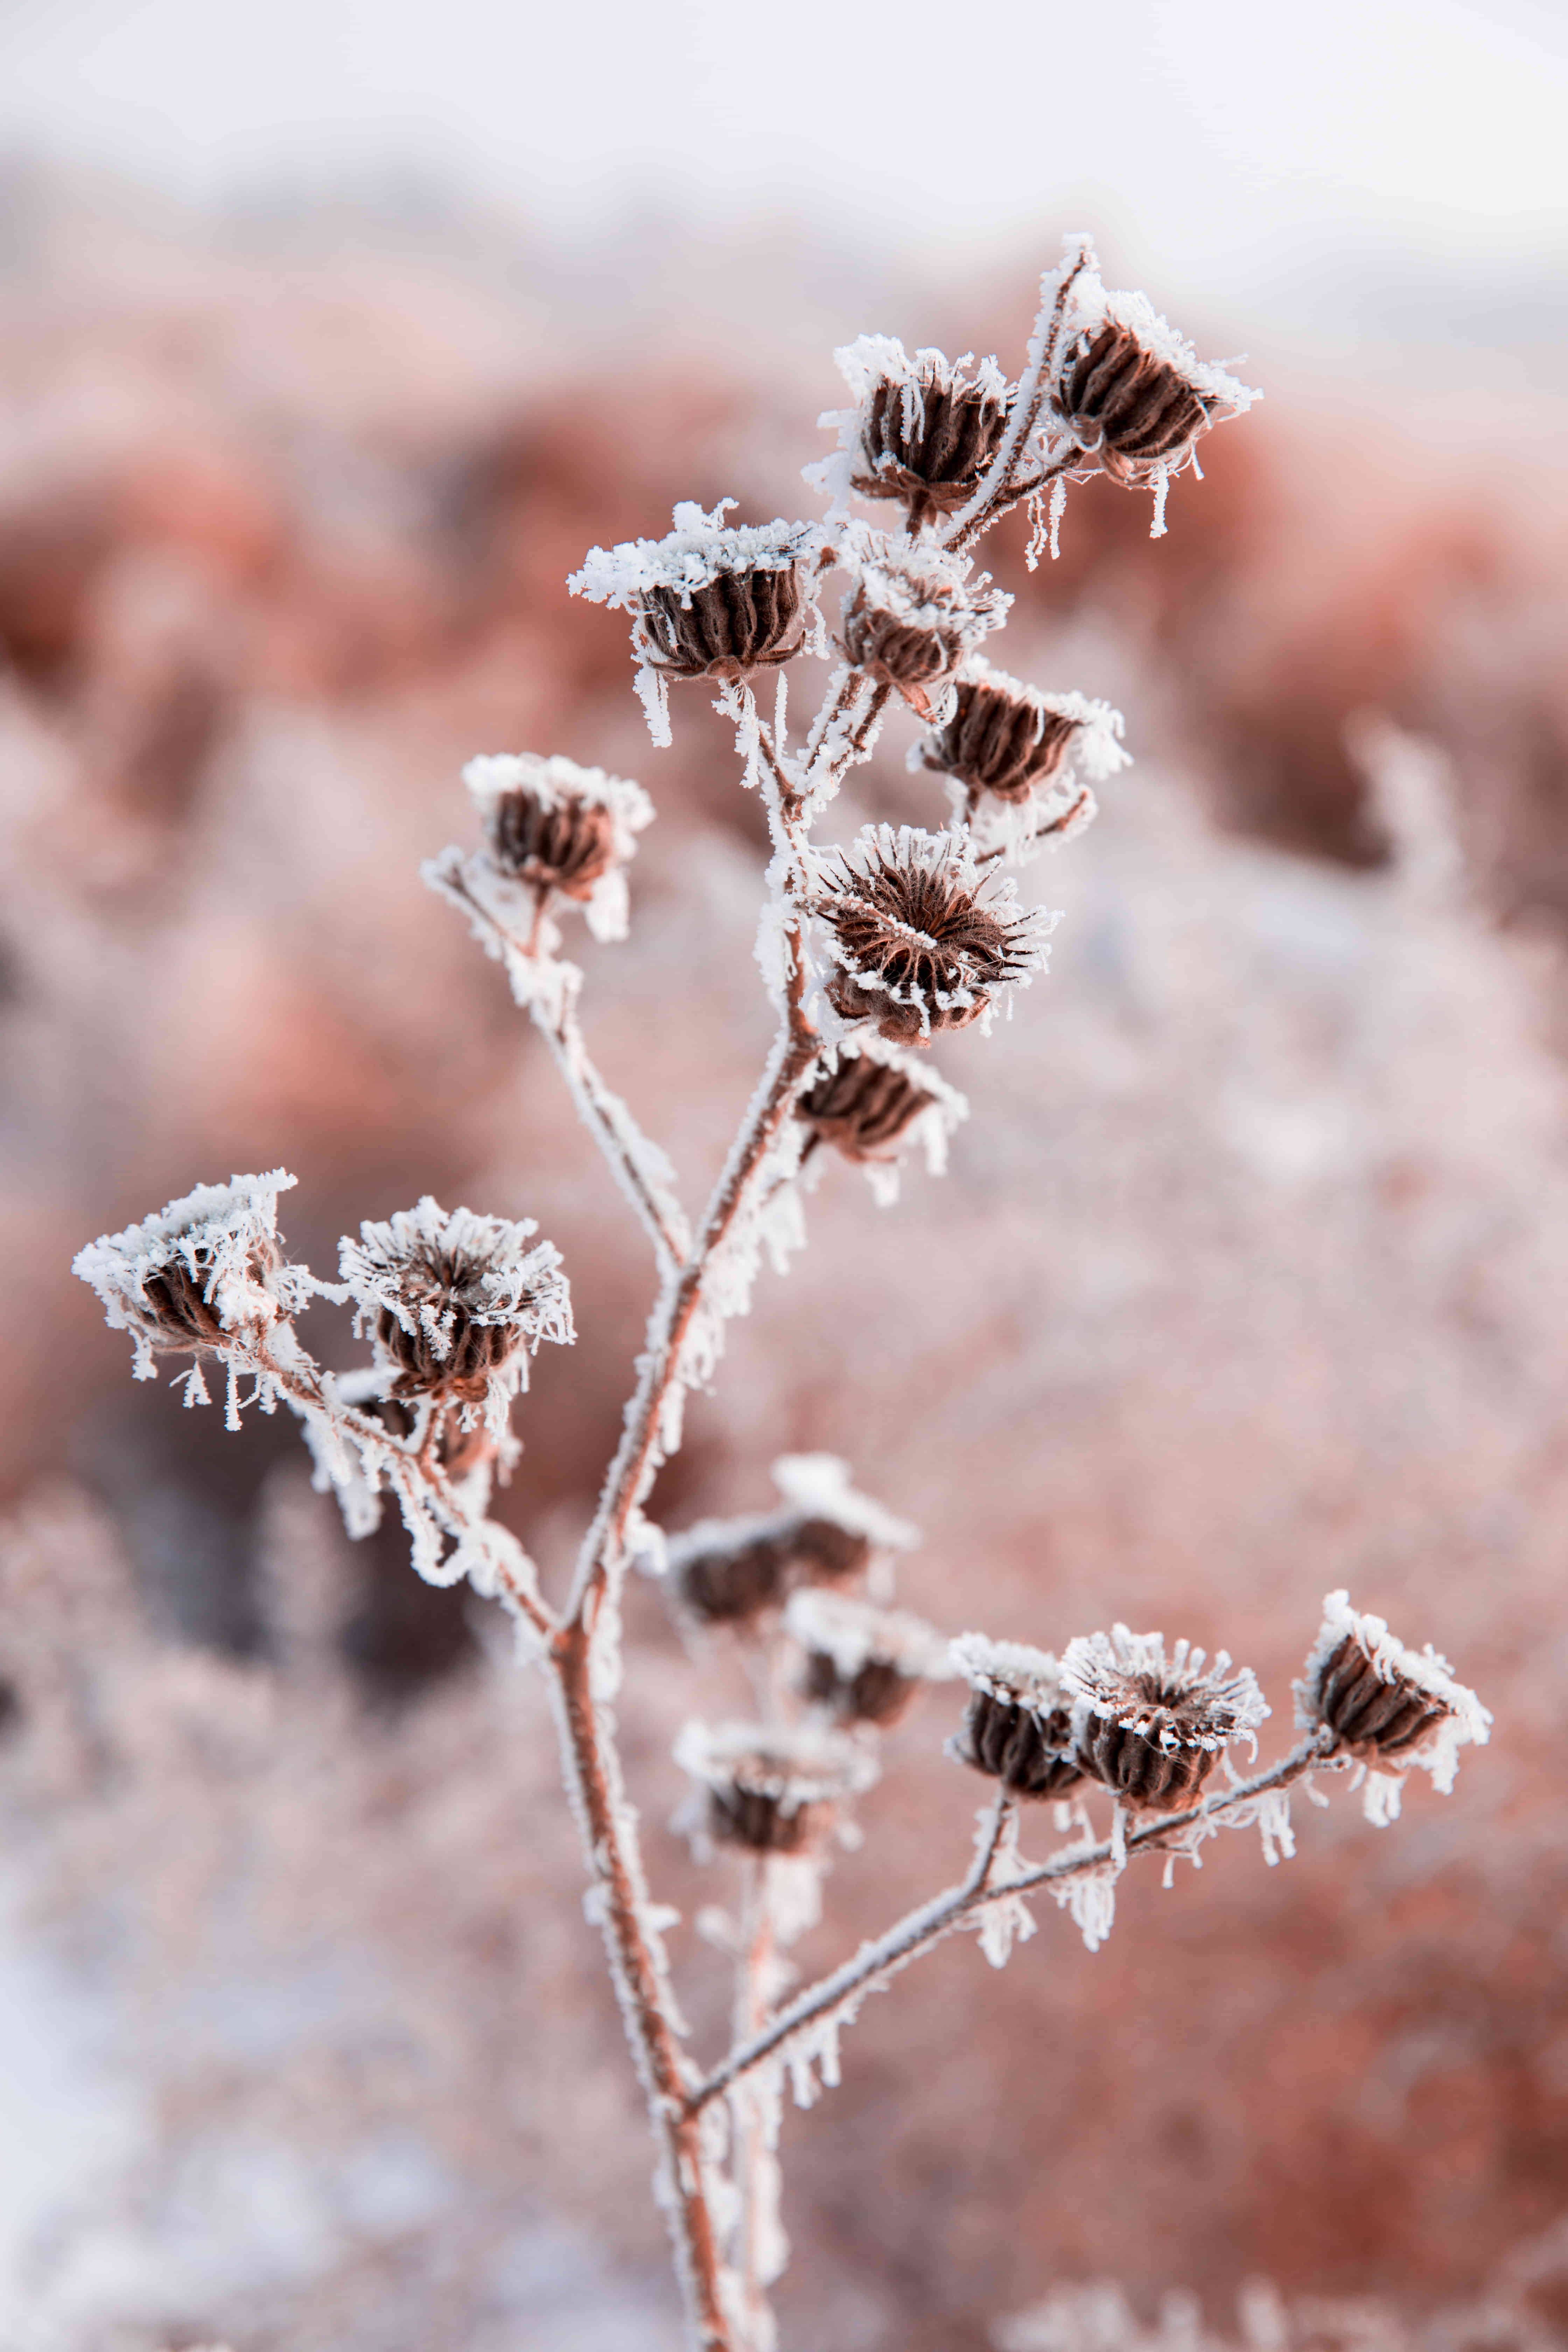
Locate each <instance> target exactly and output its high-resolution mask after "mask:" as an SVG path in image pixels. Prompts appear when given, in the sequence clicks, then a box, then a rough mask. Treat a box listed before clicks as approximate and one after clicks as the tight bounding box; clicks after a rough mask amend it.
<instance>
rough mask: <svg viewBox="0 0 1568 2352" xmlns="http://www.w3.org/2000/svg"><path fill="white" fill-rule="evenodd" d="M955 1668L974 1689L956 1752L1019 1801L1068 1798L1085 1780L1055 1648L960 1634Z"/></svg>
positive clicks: (951, 1749)
mask: <svg viewBox="0 0 1568 2352" xmlns="http://www.w3.org/2000/svg"><path fill="white" fill-rule="evenodd" d="M950 1654H951V1656H952V1664H953V1669H954V1671H955V1672H956V1673H958V1674H960V1675H963V1678H964V1680H965V1681H966V1682H967V1683H968V1685H969V1705H968V1707H967V1709H966V1711H965V1713H964V1717H963V1729H962V1730H961V1731H960V1732H959V1733H958V1734H957V1736H956V1737H955V1738H953V1739H952V1741H951V1742H950V1744H949V1748H948V1753H949V1755H951V1756H952V1757H955V1758H956V1759H957V1760H958V1761H959V1762H960V1763H961V1764H967V1765H969V1766H970V1767H971V1769H973V1770H974V1771H976V1772H984V1773H985V1774H987V1775H988V1777H989V1778H990V1779H991V1780H1000V1781H1001V1783H1002V1785H1003V1787H1004V1788H1005V1789H1007V1790H1011V1792H1012V1794H1013V1795H1014V1796H1016V1797H1065V1796H1066V1795H1067V1794H1068V1791H1069V1790H1073V1789H1076V1788H1077V1787H1078V1785H1079V1782H1080V1781H1081V1780H1082V1779H1083V1777H1084V1768H1083V1765H1082V1763H1081V1762H1080V1761H1079V1757H1078V1755H1077V1753H1076V1752H1075V1745H1074V1739H1073V1726H1072V1712H1071V1702H1070V1700H1069V1698H1068V1695H1067V1693H1066V1691H1065V1690H1064V1688H1063V1685H1062V1678H1061V1669H1060V1666H1059V1665H1058V1662H1057V1659H1056V1658H1055V1656H1054V1655H1053V1654H1052V1653H1051V1652H1050V1651H1049V1650H1036V1649H1032V1648H1031V1647H1030V1646H1029V1644H1028V1643H1026V1642H993V1641H990V1640H989V1639H988V1638H987V1637H986V1635H985V1634H984V1633H961V1634H960V1635H959V1637H958V1639H957V1640H956V1641H955V1642H954V1643H952V1645H951V1650H950Z"/></svg>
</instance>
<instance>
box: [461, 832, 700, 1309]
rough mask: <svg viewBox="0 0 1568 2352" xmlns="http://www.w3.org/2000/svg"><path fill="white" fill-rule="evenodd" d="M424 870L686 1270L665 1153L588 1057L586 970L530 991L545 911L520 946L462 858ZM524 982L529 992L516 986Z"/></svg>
mask: <svg viewBox="0 0 1568 2352" xmlns="http://www.w3.org/2000/svg"><path fill="white" fill-rule="evenodd" d="M426 878H427V879H428V881H429V882H430V884H431V887H433V888H435V889H436V890H437V891H439V893H440V894H441V896H442V897H443V898H448V899H450V900H451V902H452V903H453V905H454V906H457V907H458V908H461V909H462V911H463V913H464V914H466V915H467V916H468V919H469V921H470V923H471V924H472V925H473V928H474V929H475V931H476V932H477V933H478V934H479V938H480V940H481V942H482V943H483V944H484V945H485V947H486V948H487V949H488V950H489V952H490V953H491V954H493V955H496V956H498V957H499V958H500V961H501V962H502V963H504V964H505V966H506V968H507V971H508V973H509V976H510V977H511V978H512V980H513V983H514V986H513V992H514V994H516V995H517V996H518V998H519V1000H520V1001H521V1002H523V1003H525V1004H526V1007H527V1011H528V1015H529V1018H530V1019H531V1022H532V1023H533V1025H534V1027H535V1028H536V1029H537V1030H538V1031H539V1034H540V1035H541V1036H542V1038H543V1039H544V1041H545V1043H546V1045H548V1046H549V1048H550V1050H551V1053H552V1055H553V1056H554V1059H555V1063H556V1066H557V1067H558V1068H559V1069H560V1071H561V1075H562V1076H563V1078H564V1079H565V1081H566V1086H567V1089H568V1091H569V1092H570V1094H571V1097H572V1100H573V1104H574V1108H576V1111H577V1114H578V1117H579V1118H581V1120H582V1122H583V1124H584V1127H585V1128H586V1129H587V1130H588V1132H589V1134H590V1135H591V1136H592V1137H593V1139H594V1140H595V1143H596V1144H597V1145H598V1147H599V1150H601V1152H602V1153H603V1154H604V1156H605V1161H606V1163H607V1164H608V1167H609V1170H610V1172H611V1174H612V1175H613V1176H614V1177H615V1179H616V1182H617V1183H618V1184H619V1186H620V1187H621V1190H622V1191H623V1192H625V1194H626V1198H627V1199H628V1200H629V1201H630V1202H631V1204H632V1207H633V1208H634V1209H635V1210H636V1212H637V1216H638V1217H639V1218H640V1220H641V1222H642V1223H643V1225H644V1227H645V1229H646V1231H647V1235H648V1238H649V1240H650V1241H651V1242H652V1243H653V1245H654V1251H655V1254H656V1255H657V1256H658V1261H659V1264H660V1265H661V1267H663V1269H664V1270H665V1272H666V1273H673V1272H674V1271H675V1270H676V1269H677V1268H678V1267H679V1266H680V1265H683V1264H684V1263H685V1259H686V1255H687V1252H688V1251H689V1248H690V1245H691V1230H690V1226H689V1223H688V1222H687V1218H686V1213H685V1211H684V1210H683V1209H682V1208H681V1206H680V1203H679V1201H677V1199H676V1198H675V1195H674V1194H673V1192H671V1191H670V1190H669V1188H668V1185H666V1184H664V1183H663V1182H661V1181H659V1179H658V1176H657V1175H656V1174H655V1173H654V1169H655V1166H656V1164H657V1161H658V1160H662V1158H663V1154H662V1153H661V1152H659V1151H658V1147H657V1146H656V1145H654V1144H652V1143H651V1142H650V1141H649V1140H648V1139H647V1136H645V1135H644V1133H643V1131H642V1129H641V1128H640V1127H639V1126H638V1125H637V1120H636V1119H635V1118H633V1116H632V1114H631V1112H630V1111H629V1110H628V1109H627V1108H626V1104H625V1103H624V1102H623V1101H622V1100H621V1097H619V1096H618V1095H617V1094H616V1093H615V1092H614V1091H613V1089H612V1088H611V1087H607V1086H606V1085H605V1080H604V1078H603V1076H601V1074H600V1072H599V1070H598V1068H597V1067H596V1066H595V1063H594V1061H593V1058H592V1056H591V1055H590V1054H589V1052H588V1048H587V1045H586V1042H585V1041H584V1036H583V1031H582V1025H581V1024H580V1023H579V1021H578V1019H577V998H578V995H579V993H580V992H581V990H582V985H583V975H582V973H581V971H578V969H577V967H576V965H575V964H570V963H560V962H555V963H552V965H551V966H550V970H551V971H552V975H553V977H554V978H555V980H556V981H557V982H558V985H557V987H555V988H554V989H553V990H547V989H544V988H542V987H539V986H537V985H528V984H526V983H527V982H529V981H530V978H531V976H532V977H534V978H537V977H538V976H539V975H540V974H542V971H543V969H544V967H543V965H542V962H541V960H540V958H539V956H538V952H537V948H536V945H535V941H536V940H537V934H538V929H539V912H540V910H536V914H535V922H534V929H533V933H532V934H531V937H530V939H529V940H528V941H526V942H524V941H521V940H518V939H516V938H514V937H513V935H512V933H511V932H510V930H509V929H507V927H506V925H505V924H504V923H503V922H502V921H501V919H500V917H499V916H498V915H497V914H496V913H495V912H494V911H493V909H492V908H489V907H488V906H486V904H485V903H484V901H483V899H482V898H480V897H479V894H478V893H477V892H476V890H475V888H474V887H473V883H472V881H471V880H470V878H469V874H468V861H467V860H466V859H465V858H463V857H462V856H460V854H458V852H456V851H448V852H447V853H446V855H445V856H444V857H441V858H437V859H433V860H432V861H431V863H430V865H429V866H428V867H427V868H426ZM520 979H521V981H522V982H524V983H525V984H524V985H522V986H519V985H518V984H517V983H518V982H519V980H520Z"/></svg>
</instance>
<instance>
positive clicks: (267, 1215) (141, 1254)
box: [72, 1168, 313, 1397]
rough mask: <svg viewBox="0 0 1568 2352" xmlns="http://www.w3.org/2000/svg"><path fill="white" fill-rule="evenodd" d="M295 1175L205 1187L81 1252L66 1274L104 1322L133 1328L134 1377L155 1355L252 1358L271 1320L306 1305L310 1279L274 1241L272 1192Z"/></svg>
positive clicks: (146, 1374) (277, 1173) (146, 1375)
mask: <svg viewBox="0 0 1568 2352" xmlns="http://www.w3.org/2000/svg"><path fill="white" fill-rule="evenodd" d="M294 1181H295V1180H294V1178H293V1177H292V1176H289V1175H286V1174H285V1173H284V1171H283V1170H282V1169H280V1168H279V1169H275V1170H273V1171H272V1172H271V1173H270V1174H269V1175H266V1176H235V1177H231V1178H230V1180H229V1181H228V1182H227V1183H226V1184H201V1185H198V1186H197V1188H196V1190H195V1192H188V1193H186V1194H185V1195H184V1198H183V1199H181V1200H178V1201H171V1202H169V1203H168V1204H167V1206H166V1207H164V1208H163V1209H161V1210H160V1211H159V1212H158V1213H157V1215H156V1216H152V1217H147V1218H145V1219H143V1221H142V1223H140V1224H136V1225H128V1226H127V1227H126V1228H125V1230H124V1232H123V1233H119V1234H103V1235H102V1236H101V1238H100V1239H99V1240H98V1241H95V1242H89V1244H88V1245H87V1247H86V1248H85V1249H82V1250H79V1251H78V1253H77V1255H76V1257H75V1259H74V1260H73V1262H72V1271H73V1273H75V1274H76V1275H77V1276H79V1278H80V1279H81V1280H82V1281H83V1282H87V1283H90V1284H91V1286H92V1287H93V1289H94V1290H96V1291H97V1293H98V1295H99V1297H100V1299H101V1300H102V1301H103V1306H104V1314H105V1319H106V1321H107V1322H108V1324H109V1326H110V1329H111V1330H115V1331H128V1332H130V1334H131V1336H132V1339H133V1341H134V1342H135V1348H136V1363H135V1376H136V1378H137V1379H138V1380H149V1379H151V1378H152V1377H153V1358H154V1356H158V1355H179V1354H191V1355H195V1356H198V1357H201V1356H226V1357H228V1358H230V1359H232V1360H249V1356H250V1353H251V1350H252V1349H253V1346H254V1344H255V1342H256V1341H257V1340H258V1339H260V1337H261V1336H262V1335H263V1334H264V1333H265V1332H266V1331H267V1330H268V1328H270V1327H271V1326H273V1325H275V1324H278V1323H279V1322H282V1321H285V1320H286V1319H287V1318H288V1317H289V1315H290V1314H292V1313H293V1312H295V1311H297V1310H298V1309H299V1308H300V1307H303V1306H304V1305H305V1304H306V1303H307V1301H308V1300H309V1298H310V1295H311V1291H312V1288H313V1285H312V1283H311V1280H310V1276H309V1275H308V1274H307V1273H306V1272H305V1271H304V1269H303V1268H302V1267H299V1266H289V1265H285V1263H284V1259H283V1253H282V1250H281V1248H280V1247H279V1240H278V1230H277V1227H278V1195H279V1192H285V1191H287V1190H288V1189H289V1187H290V1186H291V1185H292V1184H293V1182H294ZM200 1392H201V1391H200V1390H199V1385H198V1387H197V1388H196V1389H193V1391H192V1392H191V1393H192V1395H193V1397H194V1396H195V1395H196V1394H198V1393H200Z"/></svg>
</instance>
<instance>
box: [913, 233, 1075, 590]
mask: <svg viewBox="0 0 1568 2352" xmlns="http://www.w3.org/2000/svg"><path fill="white" fill-rule="evenodd" d="M1092 250H1093V248H1092V247H1090V246H1089V243H1088V242H1087V241H1085V242H1084V243H1083V244H1081V245H1080V246H1079V249H1078V253H1077V256H1076V257H1075V258H1074V259H1073V261H1072V262H1071V263H1070V264H1069V265H1068V267H1067V268H1064V269H1063V271H1062V273H1061V282H1060V284H1059V285H1058V287H1057V289H1056V293H1055V296H1054V298H1053V300H1052V304H1051V311H1050V316H1049V318H1048V319H1047V318H1046V317H1045V316H1044V315H1041V316H1040V317H1039V318H1037V320H1036V322H1035V332H1034V335H1033V337H1031V342H1032V343H1033V345H1034V347H1035V349H1034V356H1033V358H1032V359H1031V360H1030V362H1029V363H1028V365H1027V366H1026V369H1025V370H1024V373H1023V374H1022V376H1021V377H1020V378H1019V380H1018V389H1017V391H1016V394H1015V395H1014V399H1013V408H1012V414H1011V415H1010V416H1009V418H1008V420H1007V430H1006V433H1005V436H1004V437H1003V442H1002V446H1001V447H1000V448H999V449H998V450H997V452H996V455H995V457H994V458H993V459H992V461H991V464H990V466H989V467H988V468H987V470H986V474H985V478H984V481H982V483H981V484H980V487H979V488H978V489H977V490H976V491H975V493H974V496H973V498H972V499H970V501H969V503H968V505H967V506H966V507H963V508H962V509H960V510H959V512H958V513H957V514H955V515H954V516H953V518H952V521H951V522H950V523H949V524H948V525H947V527H946V529H945V530H943V532H942V541H943V544H944V545H945V546H948V547H951V548H954V549H960V550H962V549H963V548H967V547H972V546H973V543H974V541H976V540H977V539H978V538H979V537H980V535H981V533H982V531H985V530H990V528H991V526H992V524H993V523H994V522H998V521H1000V520H1001V518H1002V517H1003V515H1005V513H1007V512H1008V510H1009V509H1011V508H1013V507H1016V505H1017V503H1018V501H1019V499H1025V498H1027V497H1029V496H1030V495H1031V493H1032V492H1034V491H1037V490H1040V489H1043V488H1045V486H1046V484H1047V482H1051V481H1054V480H1055V479H1056V478H1057V477H1058V475H1061V474H1065V473H1068V472H1069V471H1070V470H1071V468H1072V467H1074V466H1075V465H1081V464H1082V462H1083V452H1082V451H1081V450H1080V449H1079V448H1077V447H1076V446H1075V447H1074V448H1072V449H1070V450H1069V451H1068V453H1067V454H1066V456H1065V457H1061V458H1059V459H1054V460H1053V461H1052V462H1051V463H1050V464H1049V465H1047V466H1046V467H1044V468H1043V469H1042V470H1041V472H1040V473H1039V474H1038V475H1037V477H1036V478H1035V479H1034V480H1033V481H1031V482H1028V483H1026V484H1020V483H1019V482H1018V481H1017V480H1016V474H1015V468H1016V466H1017V463H1018V460H1019V458H1020V457H1022V455H1023V453H1024V451H1025V450H1026V448H1027V446H1028V443H1029V436H1030V435H1031V434H1032V433H1033V432H1034V430H1035V427H1036V425H1037V423H1038V421H1039V415H1040V410H1041V409H1042V408H1043V407H1044V405H1045V402H1046V395H1047V392H1048V391H1049V389H1050V382H1051V376H1052V373H1053V372H1054V369H1055V365H1056V355H1057V345H1058V341H1060V338H1061V331H1062V325H1063V321H1064V320H1065V319H1066V317H1067V306H1068V295H1069V294H1070V293H1071V292H1072V289H1073V287H1074V286H1075V285H1076V284H1077V282H1078V280H1079V278H1080V277H1081V276H1082V274H1083V272H1084V271H1085V270H1086V269H1087V268H1089V256H1090V254H1091V252H1092ZM1044 283H1045V281H1044V280H1042V288H1043V286H1044Z"/></svg>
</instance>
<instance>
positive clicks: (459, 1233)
mask: <svg viewBox="0 0 1568 2352" xmlns="http://www.w3.org/2000/svg"><path fill="white" fill-rule="evenodd" d="M538 1230H539V1228H538V1226H537V1225H536V1224H535V1223H534V1222H533V1220H532V1218H531V1217H530V1218H525V1219H524V1220H523V1221H522V1222H521V1223H511V1222H510V1221H509V1220H508V1219H507V1218H505V1217H484V1216H479V1215H478V1214H477V1213H475V1211H473V1210H472V1209H454V1210H453V1211H452V1213H451V1214H450V1215H449V1216H448V1215H447V1212H446V1211H445V1210H444V1209H443V1208H442V1207H441V1206H440V1205H439V1203H438V1202H436V1201H433V1200H432V1199H431V1198H430V1196H429V1194H428V1193H426V1196H425V1198H424V1199H423V1200H422V1201H421V1202H419V1204H418V1206H417V1207H416V1208H413V1209H400V1210H399V1211H398V1212H397V1213H396V1215H395V1216H393V1217H390V1218H388V1219H387V1221H386V1222H385V1223H384V1224H375V1223H371V1222H370V1220H369V1219H367V1220H366V1221H365V1223H363V1224H362V1225H361V1227H360V1238H359V1240H358V1241H353V1240H351V1239H348V1238H346V1237H345V1239H344V1240H343V1242H342V1245H341V1253H340V1255H341V1266H340V1270H341V1272H342V1278H343V1281H344V1283H345V1284H346V1286H347V1287H348V1289H349V1292H350V1294H351V1296H352V1297H353V1299H354V1300H355V1302H356V1304H357V1307H358V1310H359V1314H358V1326H359V1328H360V1329H361V1330H362V1331H363V1330H368V1331H369V1332H370V1333H371V1334H372V1335H373V1336H374V1340H375V1344H376V1351H377V1354H378V1356H379V1357H380V1358H381V1360H383V1361H384V1363H385V1364H386V1365H387V1366H388V1367H389V1369H391V1370H392V1371H393V1372H394V1375H395V1377H394V1379H393V1381H392V1393H393V1395H395V1396H399V1397H432V1398H437V1399H440V1400H444V1401H445V1402H447V1404H449V1405H453V1406H456V1407H457V1408H458V1409H459V1417H460V1421H461V1423H462V1425H463V1426H464V1427H471V1426H472V1424H473V1423H474V1421H475V1420H476V1419H477V1418H478V1410H479V1406H480V1405H481V1404H482V1405H483V1406H484V1408H485V1420H486V1422H487V1423H488V1424H489V1427H490V1428H491V1429H492V1430H494V1431H496V1432H497V1433H499V1432H500V1430H502V1429H503V1428H504V1426H505V1422H506V1411H507V1405H508V1402H509V1401H510V1399H511V1398H512V1397H513V1396H514V1395H515V1394H516V1393H517V1391H518V1390H519V1389H521V1388H526V1387H527V1385H528V1360H529V1358H530V1356H531V1355H532V1354H533V1353H535V1351H536V1350H537V1349H538V1347H539V1344H540V1342H541V1340H543V1339H552V1340H555V1341H557V1342H562V1343H564V1342H569V1341H570V1340H571V1339H574V1337H575V1334H574V1331H573V1328H572V1301H571V1293H570V1291H569V1289H568V1287H567V1283H566V1277H565V1276H564V1275H563V1273H562V1272H561V1254H560V1252H559V1251H558V1250H557V1249H556V1248H555V1246H554V1244H552V1243H551V1242H535V1243H533V1245H532V1246H531V1247H530V1246H529V1244H530V1241H531V1236H532V1235H533V1234H535V1233H537V1232H538Z"/></svg>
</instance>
